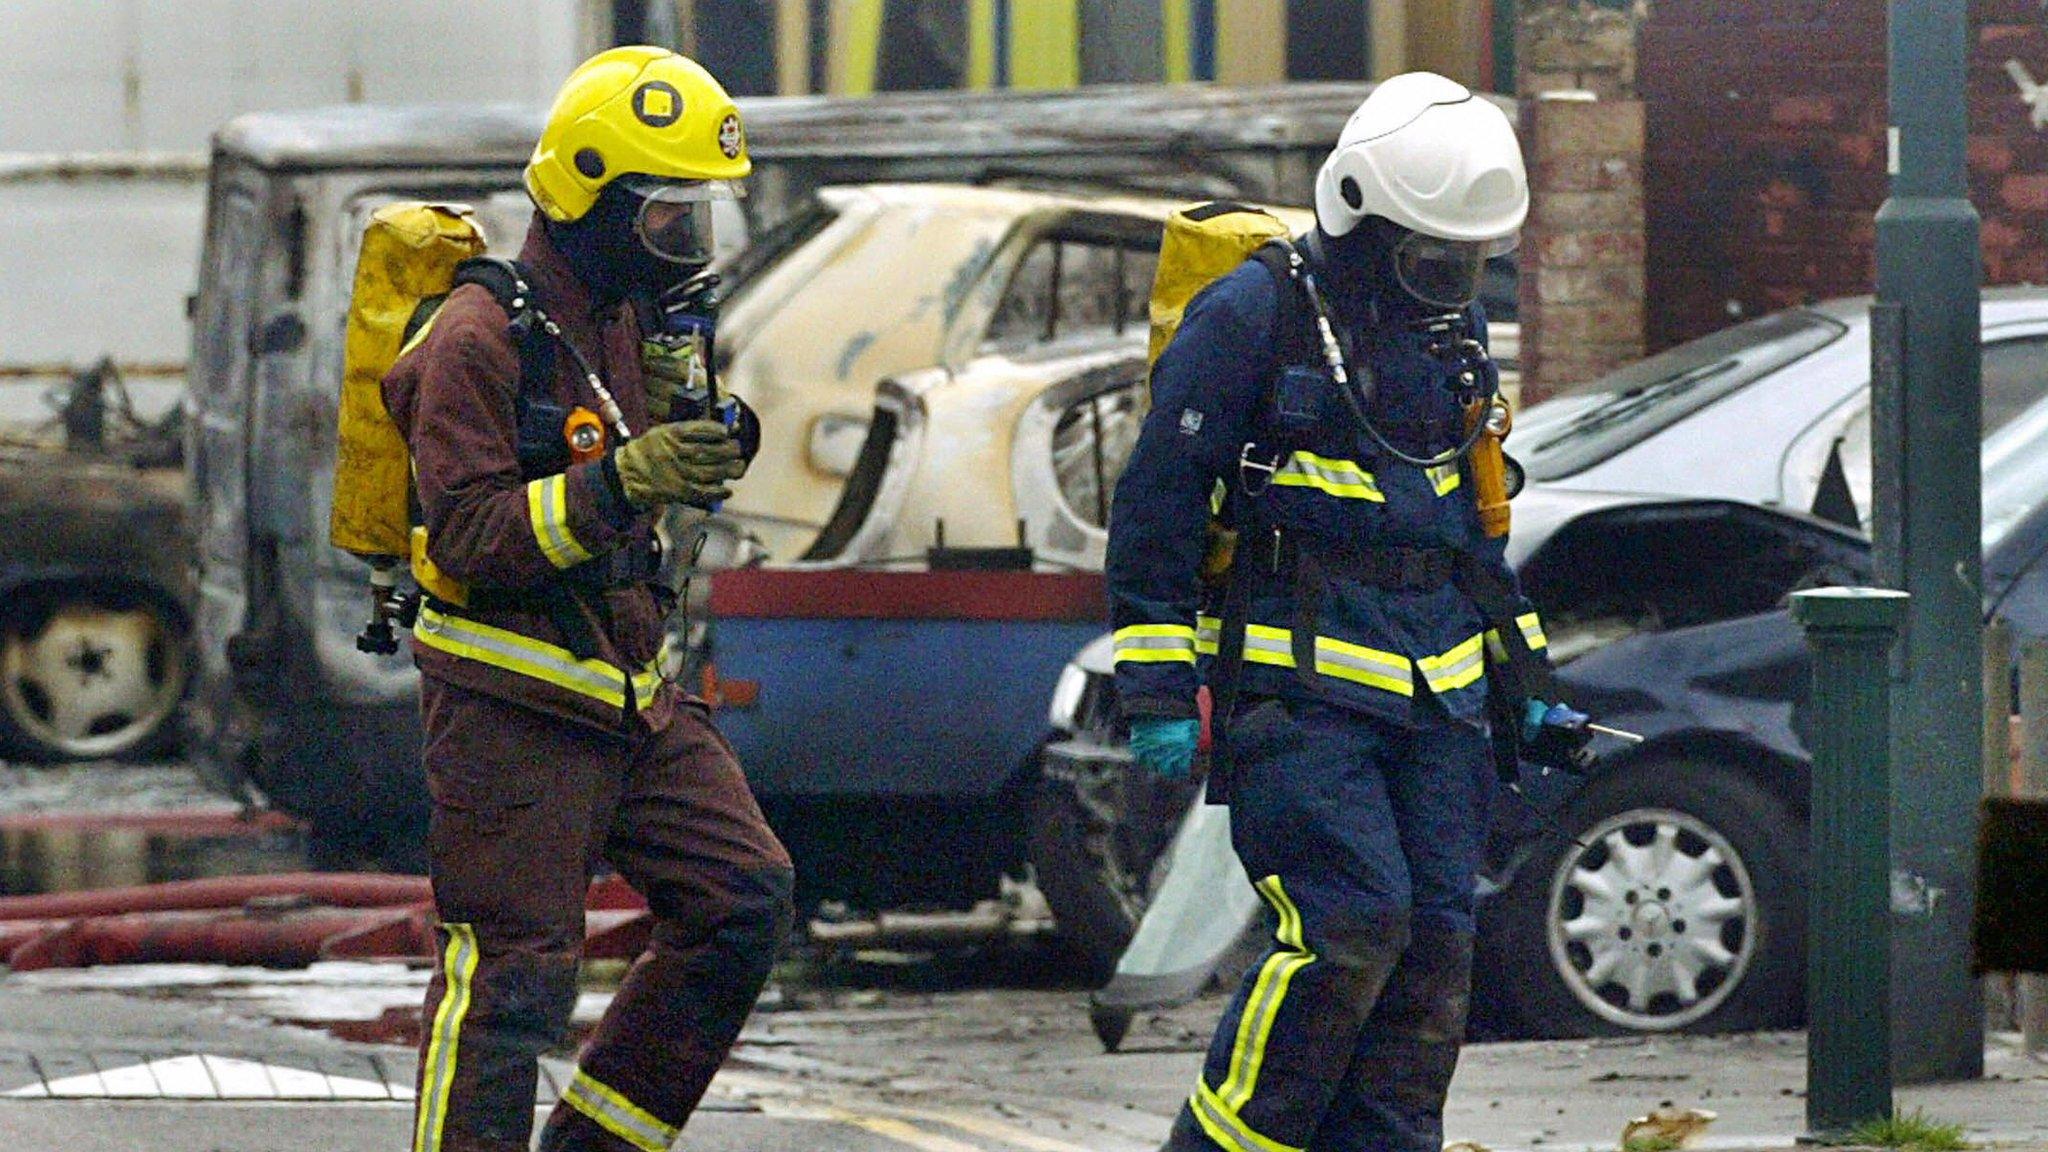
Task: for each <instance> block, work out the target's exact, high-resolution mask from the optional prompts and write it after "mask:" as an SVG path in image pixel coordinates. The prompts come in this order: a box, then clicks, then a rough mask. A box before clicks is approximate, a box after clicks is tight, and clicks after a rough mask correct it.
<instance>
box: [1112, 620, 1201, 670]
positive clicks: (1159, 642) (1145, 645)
mask: <svg viewBox="0 0 2048 1152" xmlns="http://www.w3.org/2000/svg"><path fill="white" fill-rule="evenodd" d="M1111 642H1112V644H1114V646H1115V651H1114V654H1113V655H1112V656H1111V658H1110V663H1112V664H1166V663H1175V662H1180V663H1186V664H1193V663H1194V662H1195V630H1194V629H1193V628H1190V627H1188V626H1187V625H1185V624H1132V625H1129V626H1127V627H1123V628H1119V629H1117V630H1116V636H1115V638H1114V639H1113V640H1112V641H1111Z"/></svg>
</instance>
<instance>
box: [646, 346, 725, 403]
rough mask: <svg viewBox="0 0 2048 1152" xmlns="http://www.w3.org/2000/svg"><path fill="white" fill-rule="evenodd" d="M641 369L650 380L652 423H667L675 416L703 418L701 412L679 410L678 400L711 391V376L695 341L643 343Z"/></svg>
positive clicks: (648, 383) (648, 393)
mask: <svg viewBox="0 0 2048 1152" xmlns="http://www.w3.org/2000/svg"><path fill="white" fill-rule="evenodd" d="M640 369H641V373H642V376H643V377H644V379H645V381H646V389H647V416H648V419H649V421H650V422H651V423H655V424H666V423H668V421H669V418H670V417H671V416H675V415H687V416H690V417H698V416H702V415H703V413H701V412H691V413H677V412H676V411H675V404H676V398H677V397H679V396H683V395H688V394H692V393H694V394H696V395H704V394H706V393H707V391H708V388H707V380H708V376H707V374H706V372H705V371H704V362H703V360H702V358H701V357H700V356H699V355H698V346H697V344H696V343H695V342H693V341H687V340H686V341H683V342H681V343H672V342H669V341H666V340H642V341H641V342H640Z"/></svg>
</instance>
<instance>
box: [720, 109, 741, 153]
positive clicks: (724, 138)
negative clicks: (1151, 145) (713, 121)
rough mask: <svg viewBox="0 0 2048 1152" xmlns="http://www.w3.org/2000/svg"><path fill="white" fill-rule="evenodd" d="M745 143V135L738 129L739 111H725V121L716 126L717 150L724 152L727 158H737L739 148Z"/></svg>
mask: <svg viewBox="0 0 2048 1152" xmlns="http://www.w3.org/2000/svg"><path fill="white" fill-rule="evenodd" d="M746 143H747V138H746V135H745V133H743V132H742V131H741V130H740V117H739V113H737V112H728V113H726V116H725V122H724V123H722V124H720V125H719V126H718V148H719V151H721V152H724V153H725V158H726V159H727V160H734V159H738V158H739V154H740V149H741V148H744V147H746Z"/></svg>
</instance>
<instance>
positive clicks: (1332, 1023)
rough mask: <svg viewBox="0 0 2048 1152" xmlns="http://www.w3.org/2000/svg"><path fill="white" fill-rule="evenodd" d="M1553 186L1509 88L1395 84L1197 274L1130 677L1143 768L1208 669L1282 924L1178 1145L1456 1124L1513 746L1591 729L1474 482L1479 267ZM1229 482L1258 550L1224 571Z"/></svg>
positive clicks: (1339, 1138) (1223, 1035) (1124, 485)
mask: <svg viewBox="0 0 2048 1152" xmlns="http://www.w3.org/2000/svg"><path fill="white" fill-rule="evenodd" d="M1527 209H1528V185H1527V180H1526V178H1525V176H1524V171H1523V165H1522V155H1521V150H1520V148H1519V146H1518V144H1517V142H1516V140H1515V134H1514V131H1513V130H1512V128H1511V127H1510V126H1509V124H1508V121H1507V118H1506V117H1505V116H1504V115H1502V113H1501V112H1500V110H1499V109H1498V108H1496V107H1494V106H1493V105H1492V104H1490V103H1488V102H1487V101H1485V100H1483V99H1480V98H1478V97H1475V96H1474V95H1473V94H1472V93H1470V92H1468V91H1467V90H1466V89H1465V88H1463V87H1461V86H1460V85H1458V84H1455V83H1453V82H1452V81H1450V80H1447V79H1445V78H1443V77H1441V76H1436V75H1432V74H1429V73H1411V74H1408V75H1404V76H1397V77H1395V78H1393V79H1390V80H1388V81H1386V82H1385V83H1383V84H1381V85H1380V86H1379V87H1378V88H1377V89H1375V90H1374V92H1373V93H1372V95H1371V96H1370V98H1368V99H1367V100H1366V101H1365V103H1364V104H1363V105H1361V106H1360V107H1359V109H1358V111H1357V112H1356V113H1354V114H1353V115H1352V117H1351V120H1350V122H1349V123H1348V124H1347V125H1346V126H1345V128H1344V132H1343V135H1342V136H1341V137H1340V138H1339V140H1338V143H1337V146H1336V148H1335V150H1334V151H1332V153H1331V154H1330V157H1329V159H1328V160H1327V162H1326V163H1325V164H1324V165H1323V168H1322V171H1321V173H1320V175H1319V176H1318V178H1317V183H1316V226H1315V228H1313V229H1312V230H1311V231H1310V232H1309V233H1308V234H1306V235H1304V236H1302V237H1299V238H1297V239H1296V240H1294V241H1292V242H1290V243H1286V244H1279V245H1271V246H1268V247H1267V248H1265V249H1262V250H1261V251H1260V252H1259V253H1258V254H1257V255H1256V256H1255V257H1254V258H1253V259H1250V260H1247V261H1245V262H1244V263H1243V264H1242V265H1240V266H1239V267H1238V268H1237V269H1236V270H1234V271H1232V272H1230V273H1228V274H1227V275H1225V276H1223V277H1222V278H1220V279H1219V280H1217V281H1216V282H1215V283H1214V284H1212V285H1211V286H1210V287H1209V288H1207V289H1205V290H1204V291H1203V292H1202V293H1201V294H1200V295H1198V296H1197V297H1196V298H1195V299H1194V301H1193V302H1192V303H1191V305H1190V306H1189V308H1188V310H1187V313H1186V316H1185V319H1184V320H1183V321H1182V323H1181V326H1180V329H1179V330H1178V332H1177V333H1176V334H1175V335H1174V337H1173V340H1172V342H1171V343H1170V344H1169V345H1168V347H1167V348H1166V350H1165V351H1164V352H1163V353H1162V354H1161V356H1160V358H1159V361H1158V364H1157V366H1156V367H1155V369H1154V371H1153V376H1152V390H1153V406H1152V411H1151V413H1150V415H1149V416H1148V417H1147V420H1146V424H1145V427H1144V430H1143V432H1142V434H1141V436H1140V439H1139V443H1138V445H1137V448H1136V450H1135V452H1134V454H1133V456H1132V459H1131V462H1130V465H1129V467H1128V469H1127V470H1126V471H1125V473H1124V475H1123V477H1122V480H1121V481H1120V483H1119V484H1118V487H1117V491H1116V499H1115V504H1114V506H1113V508H1112V510H1111V516H1110V535H1109V554H1108V575H1109V586H1110V599H1111V609H1112V615H1113V620H1114V625H1115V628H1116V647H1115V669H1116V687H1117V694H1118V699H1119V700H1120V701H1121V702H1122V704H1123V707H1124V710H1125V712H1126V713H1127V714H1128V715H1129V716H1130V718H1131V733H1132V748H1133V752H1134V753H1135V755H1136V757H1137V758H1138V760H1139V761H1140V763H1142V764H1144V765H1145V766H1147V767H1149V768H1151V769H1153V770H1154V771H1156V772H1159V773H1161V774H1163V775H1166V776H1169V777H1181V776H1185V775H1187V774H1188V773H1189V771H1190V769H1191V764H1192V762H1193V760H1194V758H1195V752H1196V749H1197V744H1198V736H1199V730H1200V722H1199V720H1198V719H1197V715H1198V707H1197V689H1198V688H1199V687H1201V686H1202V685H1204V684H1206V686H1207V687H1208V688H1209V690H1210V694H1211V700H1212V715H1213V729H1214V740H1213V744H1212V748H1211V763H1210V768H1209V777H1208V790H1209V797H1210V799H1211V800H1212V801H1217V800H1220V801H1223V802H1227V803H1228V804H1229V805H1230V806H1231V809H1232V811H1231V835H1232V840H1233V843H1234V845H1235V847H1236V849H1237V852H1238V855H1239V857H1240V859H1241V860H1242V861H1243V862H1244V865H1245V867H1246V870H1247V872H1248V874H1249V875H1250V876H1251V877H1252V878H1253V880H1254V881H1255V883H1256V885H1257V887H1258V890H1259V892H1260V894H1261V895H1262V896H1264V897H1265V899H1266V901H1267V902H1268V903H1269V904H1270V905H1271V906H1272V908H1273V910H1274V912H1275V913H1276V920H1275V923H1276V924H1277V930H1276V932H1275V936H1274V939H1273V942H1272V945H1271V947H1270V948H1269V950H1268V951H1267V953H1266V956H1265V958H1264V959H1263V960H1262V961H1261V962H1260V963H1258V964H1257V965H1255V966H1254V967H1253V968H1252V969H1251V970H1250V971H1249V972H1247V973H1246V975H1245V977H1244V981H1243V983H1242V985H1241V987H1240V988H1239V990H1238V993H1237V995H1236V998H1235V999H1234V1000H1233V1002H1232V1003H1231V1006H1230V1008H1229V1009H1228V1010H1227V1011H1226V1012H1225V1014H1224V1017H1223V1019H1222V1022H1221V1023H1220V1024H1219V1026H1218V1028H1217V1030H1216V1035H1215V1040H1214V1042H1213V1044H1212V1045H1211V1047H1210V1049H1209V1056H1208V1059H1207V1061H1206V1063H1205V1064H1204V1066H1203V1070H1202V1075H1201V1079H1200V1082H1199V1083H1198V1085H1197V1086H1196V1089H1195V1091H1194V1093H1193V1094H1192V1095H1191V1096H1190V1097H1189V1099H1188V1102H1187V1105H1186V1107H1185V1108H1183V1109H1182V1111H1181V1114H1180V1116H1179V1118H1178V1119H1177V1121H1176V1122H1175V1125H1174V1129H1173V1132H1172V1135H1171V1137H1170V1138H1169V1140H1168V1142H1167V1145H1166V1147H1167V1149H1169V1150H1173V1152H1188V1150H1197V1149H1199V1150H1210V1149H1219V1148H1220V1149H1228V1150H1230V1152H1286V1150H1295V1149H1328V1150H1332V1152H1335V1150H1339V1149H1343V1150H1350V1149H1359V1148H1373V1149H1402V1150H1411V1152H1436V1149H1438V1148H1439V1147H1440V1146H1441V1144H1442V1126H1443V1124H1442V1114H1443V1103H1444V1095H1445V1092H1446V1090H1447V1088H1448V1087H1449V1084H1450V1080H1451V1073H1452V1070H1453V1068H1454V1067H1455V1065H1456V1062H1457V1055H1458V1048H1459V1045H1460V1043H1461V1041H1462V1038H1463V1032H1464V1025H1465V1012H1466V1004H1467V1000H1468V994H1469V986H1470V971H1471V958H1472V936H1473V910H1472V889H1473V881H1474V876H1475V873H1476V870H1477V868H1478V865H1479V861H1480V850H1481V844H1482V840H1483V835H1484V829H1485V826H1486V813H1487V808H1488V801H1489V794H1490V790H1491V788H1492V786H1493V783H1494V780H1495V768H1494V765H1495V763H1496V761H1504V762H1505V764H1506V767H1507V769H1508V770H1509V771H1512V770H1513V768H1514V766H1515V764H1516V762H1517V759H1518V757H1519V756H1532V757H1534V758H1538V759H1544V760H1553V761H1568V760H1571V759H1573V758H1574V757H1576V756H1577V755H1578V754H1579V753H1581V752H1582V751H1583V748H1584V744H1585V742H1586V733H1585V729H1584V721H1585V717H1583V716H1582V715H1579V714H1578V713H1575V712H1571V711H1570V710H1569V709H1560V708H1553V706H1552V705H1553V704H1554V703H1555V701H1556V696H1555V693H1554V690H1553V686H1552V682H1551V680H1550V679H1549V676H1548V667H1547V664H1546V663H1545V661H1544V658H1543V656H1542V655H1541V649H1542V648H1543V646H1544V639H1543V633H1542V628H1541V626H1540V624H1539V622H1538V620H1537V617H1536V614H1535V613H1534V611H1533V610H1532V609H1531V608H1530V606H1529V605H1528V603H1527V602H1526V601H1525V600H1524V599H1523V598H1522V596H1521V594H1520V591H1519V588H1518V586H1517V585H1516V582H1515V577H1514V575H1513V573H1512V572H1511V571H1510V570H1509V569H1508V567H1507V564H1506V562H1505V559H1504V549H1505V544H1506V540H1505V524H1504V522H1497V523H1491V526H1489V524H1490V522H1488V521H1485V520H1483V519H1482V517H1481V514H1480V508H1479V504H1478V502H1476V501H1475V499H1474V491H1475V489H1476V488H1478V487H1479V484H1478V483H1477V482H1476V481H1475V479H1474V467H1473V462H1472V460H1473V457H1474V455H1475V453H1474V451H1473V449H1474V446H1475V444H1477V443H1478V442H1479V441H1480V439H1481V432H1482V430H1483V429H1484V427H1485V426H1486V422H1487V420H1486V418H1487V417H1488V416H1489V415H1491V414H1492V413H1493V412H1494V411H1495V409H1494V405H1495V404H1496V402H1497V392H1498V379H1499V378H1498V373H1497V371H1496V369H1495V368H1494V366H1493V364H1492V363H1491V361H1489V360H1488V359H1487V356H1486V353H1485V338H1486V320H1485V316H1484V314H1483V312H1482V310H1481V308H1480V306H1479V304H1478V302H1477V297H1478V292H1479V285H1480V280H1481V277H1482V274H1483V271H1484V269H1485V265H1486V261H1487V259H1488V258H1489V257H1491V256H1497V255H1500V254H1502V253H1505V252H1507V251H1509V250H1510V249H1511V248H1512V247H1513V246H1514V243H1515V237H1516V233H1517V231H1518V229H1519V228H1520V227H1521V224H1522V220H1523V217H1524V215H1525V214H1526V212H1527ZM1219 483H1220V486H1221V488H1222V489H1223V491H1224V493H1225V495H1224V498H1223V501H1222V513H1221V517H1222V519H1223V521H1224V526H1225V527H1226V528H1227V529H1228V531H1230V532H1234V533H1235V541H1236V544H1235V548H1234V550H1233V554H1232V558H1231V560H1230V562H1229V565H1228V572H1227V575H1226V576H1224V577H1223V578H1221V579H1212V580H1211V582H1210V583H1208V584H1207V585H1204V584H1203V582H1202V578H1201V576H1200V572H1201V571H1202V567H1203V560H1204V547H1205V538H1214V537H1215V535H1216V534H1215V533H1213V532H1205V526H1206V521H1207V520H1208V518H1209V516H1210V515H1211V509H1212V504H1211V499H1212V493H1213V492H1215V491H1216V490H1217V488H1218V486H1219ZM1211 571H1212V572H1213V571H1214V566H1213V565H1212V567H1211ZM1489 648H1492V649H1493V650H1494V653H1495V655H1494V657H1493V658H1492V659H1489V657H1488V650H1489ZM1490 732H1491V733H1493V734H1494V735H1493V738H1492V739H1490V738H1489V733H1490ZM1503 745H1505V747H1503Z"/></svg>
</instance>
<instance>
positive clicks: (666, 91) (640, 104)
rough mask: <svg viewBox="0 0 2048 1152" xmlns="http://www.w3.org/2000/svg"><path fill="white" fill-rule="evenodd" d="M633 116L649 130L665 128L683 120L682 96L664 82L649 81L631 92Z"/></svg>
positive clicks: (671, 85) (673, 86) (672, 86)
mask: <svg viewBox="0 0 2048 1152" xmlns="http://www.w3.org/2000/svg"><path fill="white" fill-rule="evenodd" d="M633 115H635V116H637V117H639V118H640V122H641V123H642V124H645V125H647V126H648V127H649V128H666V127H668V126H669V125H671V124H673V123H675V122H676V121H678V120H681V119H682V118H683V94H682V93H680V92H678V91H676V88H675V85H673V84H670V83H668V82H667V81H664V80H650V81H648V82H647V83H645V84H642V85H641V86H640V87H638V88H635V89H634V90H633Z"/></svg>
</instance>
